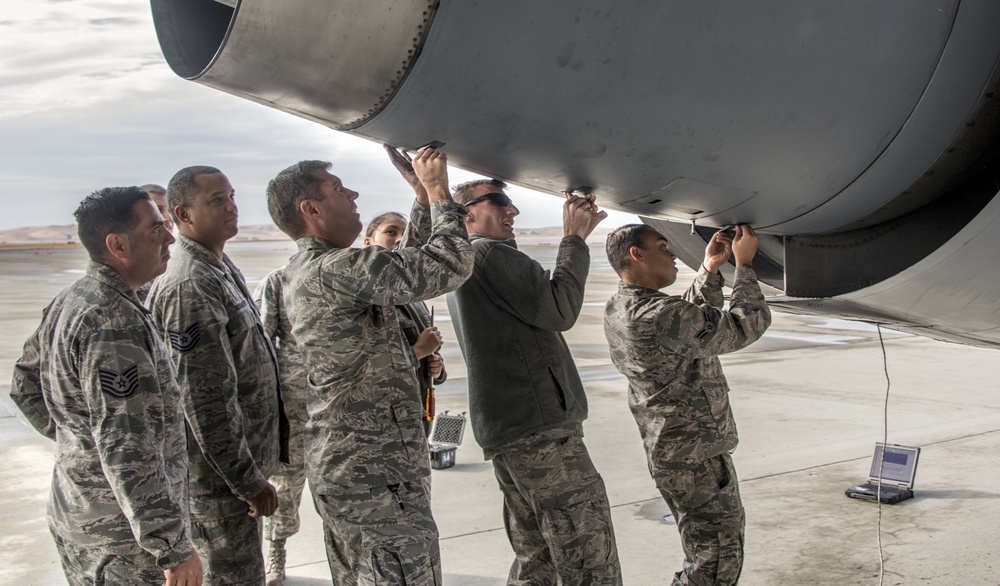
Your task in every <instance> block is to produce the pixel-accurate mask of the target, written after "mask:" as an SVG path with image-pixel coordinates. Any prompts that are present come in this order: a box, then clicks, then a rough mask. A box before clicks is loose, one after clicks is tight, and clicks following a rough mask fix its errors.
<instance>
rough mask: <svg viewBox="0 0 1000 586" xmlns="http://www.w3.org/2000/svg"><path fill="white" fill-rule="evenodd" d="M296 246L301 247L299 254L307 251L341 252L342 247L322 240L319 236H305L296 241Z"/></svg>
mask: <svg viewBox="0 0 1000 586" xmlns="http://www.w3.org/2000/svg"><path fill="white" fill-rule="evenodd" d="M295 245H296V246H298V247H299V252H302V251H306V250H339V249H340V247H339V246H337V245H336V244H334V243H333V242H330V241H329V240H327V239H325V238H320V237H319V236H303V237H302V238H299V239H297V240H296V241H295Z"/></svg>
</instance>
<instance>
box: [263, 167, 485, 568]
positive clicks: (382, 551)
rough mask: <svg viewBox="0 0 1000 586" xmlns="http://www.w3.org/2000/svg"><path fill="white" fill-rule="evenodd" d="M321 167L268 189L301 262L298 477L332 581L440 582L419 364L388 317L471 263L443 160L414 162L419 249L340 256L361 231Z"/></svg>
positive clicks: (296, 312)
mask: <svg viewBox="0 0 1000 586" xmlns="http://www.w3.org/2000/svg"><path fill="white" fill-rule="evenodd" d="M330 167H331V165H330V163H328V162H325V161H302V162H299V163H297V164H295V165H292V166H291V167H288V168H287V169H285V170H283V171H281V172H280V173H278V175H277V176H276V177H275V178H274V179H272V180H271V182H270V183H269V184H268V186H267V203H268V210H269V211H270V213H271V218H272V219H273V220H274V223H275V224H277V226H278V227H279V228H280V229H281V230H282V231H283V232H285V233H286V234H288V235H289V236H291V237H292V238H294V239H295V240H296V243H297V245H298V249H299V252H298V254H296V255H294V256H293V257H292V258H291V259H290V260H289V262H288V266H287V267H286V269H285V276H284V279H283V301H284V307H285V308H286V309H287V313H288V315H289V316H290V319H291V325H292V335H293V336H295V339H296V340H297V341H298V344H299V347H300V348H302V349H303V351H304V352H305V365H306V372H307V376H308V381H309V382H308V385H307V387H306V408H307V411H308V414H309V422H308V424H307V425H306V440H305V441H306V457H305V459H306V474H307V477H308V479H309V485H310V487H311V489H312V491H313V498H314V502H315V504H316V508H317V510H318V511H319V513H320V516H321V517H322V519H323V530H324V534H325V539H326V548H327V560H328V562H329V564H330V572H331V574H332V576H333V582H334V583H335V584H338V585H348V584H383V583H384V584H414V585H418V586H425V585H426V586H431V585H436V584H440V583H441V560H440V552H439V548H438V542H437V539H438V532H437V526H436V524H435V523H434V518H433V517H432V515H431V506H430V461H429V455H428V451H427V440H426V437H425V435H424V430H423V426H422V419H423V415H424V409H423V406H422V405H421V402H420V395H419V391H418V389H419V381H418V379H417V370H416V367H417V362H416V357H415V354H414V353H413V351H412V350H411V349H410V346H409V344H407V342H406V339H405V338H404V337H403V332H402V329H401V328H400V325H399V321H398V319H397V317H396V311H395V306H396V305H401V304H405V303H410V302H412V301H416V300H421V299H428V298H431V297H434V296H437V295H441V294H442V293H445V292H447V291H451V290H453V289H454V288H456V287H458V286H459V285H460V284H461V283H462V282H463V281H465V279H467V278H468V276H469V273H470V272H471V270H472V254H471V250H470V248H469V241H468V236H467V234H466V231H465V226H464V224H463V218H464V215H465V212H464V210H463V209H462V206H459V205H457V204H455V203H454V202H452V200H451V194H450V193H449V191H448V174H447V167H446V159H445V156H444V154H442V153H439V152H437V151H435V150H433V149H425V150H422V151H420V152H419V153H417V155H416V156H415V157H414V159H413V167H414V171H415V174H416V177H417V178H418V179H419V181H420V183H421V184H422V186H423V187H424V195H425V196H426V197H422V196H421V194H419V193H418V204H419V205H422V206H429V207H430V213H431V218H432V233H431V234H430V236H429V237H428V239H427V243H426V244H424V245H423V246H420V247H417V248H414V247H405V248H400V249H398V250H395V251H390V250H385V249H383V248H380V247H369V248H352V244H353V243H354V242H355V240H356V239H357V237H358V235H359V234H360V233H361V219H360V216H359V215H358V213H357V207H356V206H355V204H354V201H355V200H356V199H357V198H358V193H357V192H355V191H352V190H350V189H348V188H347V187H346V186H345V185H344V183H343V182H342V181H341V179H340V178H339V177H337V176H336V175H332V174H331V173H330V171H329V169H330Z"/></svg>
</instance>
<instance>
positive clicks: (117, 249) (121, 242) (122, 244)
mask: <svg viewBox="0 0 1000 586" xmlns="http://www.w3.org/2000/svg"><path fill="white" fill-rule="evenodd" d="M104 246H105V247H106V248H107V249H108V254H110V255H111V256H112V257H114V258H116V259H118V260H124V259H125V257H126V256H128V237H127V236H125V235H124V234H115V233H111V234H108V235H107V236H105V237H104Z"/></svg>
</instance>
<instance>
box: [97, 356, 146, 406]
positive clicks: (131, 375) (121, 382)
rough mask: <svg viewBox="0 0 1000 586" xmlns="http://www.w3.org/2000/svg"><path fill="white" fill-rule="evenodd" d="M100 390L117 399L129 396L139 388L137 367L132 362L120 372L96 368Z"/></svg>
mask: <svg viewBox="0 0 1000 586" xmlns="http://www.w3.org/2000/svg"><path fill="white" fill-rule="evenodd" d="M97 375H98V377H99V378H100V379H101V390H102V391H104V392H105V393H107V394H109V395H111V396H112V397H118V398H119V399H127V398H128V397H131V396H132V394H133V393H135V392H136V390H138V389H139V367H138V366H136V365H135V364H133V365H132V366H130V367H128V368H126V369H125V370H123V371H121V372H115V371H113V370H104V369H103V368H98V369H97Z"/></svg>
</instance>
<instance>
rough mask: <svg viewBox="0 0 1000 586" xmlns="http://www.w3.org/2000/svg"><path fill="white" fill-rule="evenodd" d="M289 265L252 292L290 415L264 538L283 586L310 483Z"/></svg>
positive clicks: (271, 583) (269, 564)
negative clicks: (286, 299)
mask: <svg viewBox="0 0 1000 586" xmlns="http://www.w3.org/2000/svg"><path fill="white" fill-rule="evenodd" d="M284 273H285V267H281V268H280V269H277V270H275V271H272V272H271V273H270V274H269V275H267V276H266V277H265V278H264V280H263V281H261V283H260V285H258V286H257V289H256V290H255V291H254V293H253V298H254V302H256V304H257V307H258V308H259V309H260V318H261V323H263V325H264V332H266V333H267V337H268V338H269V339H270V340H271V341H272V342H274V347H275V351H276V352H277V355H278V376H279V381H280V384H281V400H282V403H283V404H284V407H285V415H287V416H288V431H289V437H288V462H287V463H281V464H280V465H279V466H278V470H277V472H275V473H274V474H272V475H271V478H270V481H271V484H273V485H274V488H275V490H277V491H278V508H277V509H276V510H275V511H274V514H273V515H271V516H270V517H267V518H266V519H264V539H265V540H267V541H268V542H269V544H270V545H269V547H268V553H267V556H266V566H265V567H266V570H267V571H266V574H267V586H281V584H283V583H284V580H285V540H286V539H288V538H289V537H291V536H292V535H295V534H296V533H298V532H299V503H300V502H301V501H302V489H303V488H304V487H305V484H306V469H305V460H304V459H303V431H304V429H305V426H306V421H307V420H308V419H309V417H308V415H307V414H306V388H305V387H306V370H305V359H304V358H303V355H302V351H301V350H300V349H299V347H298V344H297V343H296V341H295V337H294V336H293V335H292V324H291V322H290V321H289V319H288V313H287V312H286V311H285V308H284V307H283V306H282V300H281V298H282V295H281V291H282V279H283V278H284Z"/></svg>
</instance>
